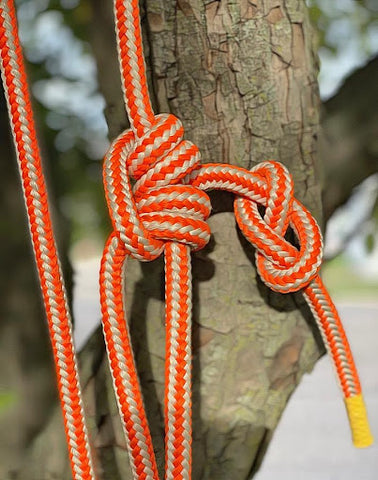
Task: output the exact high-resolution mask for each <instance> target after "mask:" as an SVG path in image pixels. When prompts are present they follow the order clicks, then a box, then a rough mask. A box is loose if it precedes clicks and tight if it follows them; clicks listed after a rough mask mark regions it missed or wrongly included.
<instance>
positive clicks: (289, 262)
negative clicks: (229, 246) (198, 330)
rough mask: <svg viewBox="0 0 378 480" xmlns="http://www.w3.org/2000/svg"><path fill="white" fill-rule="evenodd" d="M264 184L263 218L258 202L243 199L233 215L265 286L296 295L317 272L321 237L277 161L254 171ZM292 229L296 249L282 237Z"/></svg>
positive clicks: (259, 166)
mask: <svg viewBox="0 0 378 480" xmlns="http://www.w3.org/2000/svg"><path fill="white" fill-rule="evenodd" d="M252 171H253V172H254V173H255V174H258V175H261V176H262V177H263V178H264V180H265V184H266V197H265V199H264V206H265V212H264V214H263V217H262V216H261V214H260V212H259V210H258V203H256V201H253V200H251V199H249V198H248V195H246V196H240V197H238V198H237V199H236V201H235V216H236V219H237V222H238V224H239V227H240V229H241V231H242V232H243V234H244V236H245V237H246V238H247V239H248V240H249V241H250V242H251V243H252V245H254V246H255V247H256V267H257V270H258V272H259V274H260V277H261V278H262V280H263V281H264V283H265V284H266V285H268V287H270V288H271V289H272V290H274V291H276V292H282V293H288V292H295V291H297V290H300V289H302V288H304V287H306V286H307V285H308V284H309V283H310V282H311V280H313V279H314V278H315V277H316V275H317V274H318V272H319V269H320V265H321V261H322V250H323V245H322V236H321V233H320V229H319V226H318V224H317V223H316V221H315V220H314V218H313V217H312V215H311V214H310V213H309V212H308V210H307V209H306V208H305V207H304V206H303V205H301V204H300V203H299V202H298V201H297V200H296V199H294V197H293V181H292V178H291V176H290V174H289V172H288V171H287V169H286V168H285V167H284V166H283V165H282V164H280V163H278V162H273V161H269V162H263V163H261V164H259V165H257V166H256V167H255V168H254V169H253V170H252ZM289 226H291V228H292V229H293V231H294V233H295V235H296V237H297V240H298V243H299V250H298V249H297V248H295V247H294V246H293V245H291V243H289V242H288V241H287V240H286V239H285V238H284V236H285V234H286V231H287V228H288V227H289Z"/></svg>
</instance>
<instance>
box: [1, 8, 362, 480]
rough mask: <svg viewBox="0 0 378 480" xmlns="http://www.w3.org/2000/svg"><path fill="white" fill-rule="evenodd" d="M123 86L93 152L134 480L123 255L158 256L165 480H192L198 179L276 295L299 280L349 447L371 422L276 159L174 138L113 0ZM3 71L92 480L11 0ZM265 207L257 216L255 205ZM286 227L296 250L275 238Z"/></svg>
mask: <svg viewBox="0 0 378 480" xmlns="http://www.w3.org/2000/svg"><path fill="white" fill-rule="evenodd" d="M114 10H115V17H116V33H117V46H118V54H119V61H120V67H121V73H122V87H123V92H124V96H125V106H126V109H127V111H128V115H129V118H130V122H131V129H130V130H128V131H126V132H123V133H122V134H121V135H120V136H119V137H118V138H117V139H116V140H115V141H114V142H113V144H112V146H111V147H110V149H109V151H108V154H107V155H106V158H105V161H104V185H105V194H106V198H107V202H108V206H109V212H110V216H111V219H112V224H113V232H112V234H111V235H110V237H109V239H108V241H107V243H106V245H105V249H104V253H103V258H102V263H101V271H100V290H101V306H102V314H103V319H102V321H103V329H104V336H105V342H106V347H107V352H108V357H109V363H110V368H111V373H112V378H113V383H114V389H115V392H116V397H117V403H118V408H119V411H120V416H121V419H122V424H123V428H124V432H125V436H126V441H127V447H128V451H129V457H130V463H131V468H132V472H133V477H134V478H135V479H148V480H158V479H159V476H158V471H157V467H156V460H155V456H154V452H153V447H152V441H151V435H150V431H149V427H148V423H147V417H146V413H145V409H144V405H143V398H142V394H141V389H140V385H139V381H138V375H137V371H136V366H135V361H134V357H133V351H132V347H131V342H130V334H129V330H128V325H127V320H126V317H125V313H124V311H125V309H124V304H123V302H124V299H123V291H124V285H123V278H124V275H123V268H124V265H125V261H126V259H127V257H128V256H133V257H134V258H137V259H139V260H141V261H150V260H153V259H155V258H157V257H158V256H159V255H160V254H161V253H162V252H163V251H164V253H165V272H166V278H165V280H166V328H167V337H166V369H165V377H166V380H165V430H166V471H165V477H166V479H167V480H173V479H175V480H176V479H177V480H189V479H190V478H191V391H190V382H191V380H190V370H191V339H190V333H191V320H190V316H191V267H190V250H199V249H201V248H202V247H203V246H204V245H206V243H207V242H208V240H209V237H210V230H209V227H208V225H207V224H206V219H207V218H208V216H209V214H210V209H211V206H210V202H209V198H208V196H207V194H206V193H205V192H204V191H205V190H211V189H223V190H227V191H230V192H233V193H234V194H236V196H237V198H236V201H235V217H236V220H237V223H238V225H239V227H240V229H241V231H242V232H243V234H244V235H245V237H246V238H247V239H248V240H249V241H250V242H251V243H252V244H253V245H254V246H255V248H256V266H257V270H258V272H259V274H260V276H261V278H262V280H263V281H264V282H265V283H266V284H267V285H268V286H269V287H270V288H272V289H273V290H276V291H278V292H282V293H288V292H294V291H297V290H302V291H303V293H304V296H305V299H306V300H307V302H308V304H309V306H310V308H311V310H312V312H313V314H314V317H315V319H316V321H317V323H318V326H319V329H320V331H321V333H322V335H323V338H324V340H325V343H326V345H327V348H328V350H329V352H330V354H331V356H332V358H333V361H334V364H335V367H336V371H337V374H338V377H339V381H340V385H341V388H342V389H343V392H344V396H345V398H346V406H347V409H348V414H349V417H350V421H351V427H352V430H353V436H354V439H355V443H356V445H357V446H367V445H369V444H370V443H371V441H372V437H371V435H370V432H369V427H368V423H367V417H366V411H365V407H364V404H363V400H362V396H361V393H360V392H361V387H360V383H359V379H358V375H357V371H356V367H355V365H354V361H353V358H352V354H351V351H350V347H349V344H348V341H347V339H346V335H345V332H344V330H343V327H342V324H341V321H340V319H339V317H338V314H337V311H336V309H335V307H334V305H333V303H332V301H331V299H330V297H329V295H328V293H327V291H326V290H325V288H324V286H323V284H322V282H321V280H320V278H319V276H318V271H319V268H320V263H321V255H322V239H321V235H320V231H319V227H318V226H317V224H316V222H315V220H314V219H313V218H312V217H311V215H310V213H309V212H308V211H307V210H306V209H305V207H303V205H301V204H300V203H299V202H298V201H297V200H296V199H295V198H294V197H293V185H292V179H291V177H290V175H289V173H288V172H287V170H286V169H285V167H283V166H282V165H281V164H279V163H277V162H264V163H262V164H260V165H258V166H257V167H255V168H254V169H253V170H252V171H250V172H248V171H246V170H244V169H241V168H237V167H232V166H229V165H211V164H209V165H203V166H201V165H200V155H199V151H198V149H197V147H196V146H195V145H193V144H192V143H190V142H188V141H185V140H183V133H184V132H183V128H182V125H181V123H180V121H179V120H178V119H177V118H175V117H174V116H173V115H169V114H162V115H157V116H154V114H153V111H152V108H151V104H150V99H149V96H148V90H147V82H146V75H145V65H144V58H143V51H142V40H141V29H140V21H139V7H138V0H114ZM0 34H1V35H0V47H1V67H2V76H3V82H4V87H5V92H6V97H7V102H8V107H9V113H10V119H11V124H12V131H13V136H14V142H15V146H16V151H17V157H18V161H19V166H20V171H21V177H22V183H23V188H24V194H25V200H26V205H27V211H28V216H29V222H30V229H31V235H32V240H33V246H34V251H35V257H36V261H37V267H38V272H39V277H40V281H41V287H42V291H43V296H44V303H45V307H46V313H47V318H48V325H49V330H50V336H51V340H52V344H53V352H54V359H55V364H56V372H57V378H58V388H59V393H60V400H61V406H62V411H63V417H64V424H65V430H66V437H67V442H68V447H69V455H70V460H71V468H72V473H73V478H74V480H90V479H94V473H93V468H92V464H91V458H90V449H89V441H88V437H87V432H86V427H85V423H84V415H83V409H82V401H81V394H80V387H79V382H78V373H77V366H76V360H75V354H74V348H73V342H72V332H71V321H70V315H69V311H68V306H67V302H66V298H65V291H64V285H63V280H62V276H61V271H60V266H59V261H58V257H57V252H56V247H55V243H54V238H53V233H52V227H51V220H50V216H49V211H48V205H47V194H46V187H45V183H44V178H43V174H42V168H41V162H40V154H39V150H38V145H37V141H36V136H35V127H34V123H33V117H32V112H31V107H30V99H29V95H28V90H27V83H26V77H25V72H24V66H23V61H22V54H21V50H20V45H19V41H18V36H17V26H16V19H15V13H14V7H13V2H12V1H11V0H0ZM259 207H261V208H260V210H261V209H263V210H264V211H263V214H262V215H260V210H259ZM289 227H291V229H292V230H293V231H294V233H295V235H296V238H297V241H298V244H299V248H296V247H295V246H293V245H291V244H290V243H289V242H288V241H287V240H286V239H285V234H286V232H287V229H288V228H289Z"/></svg>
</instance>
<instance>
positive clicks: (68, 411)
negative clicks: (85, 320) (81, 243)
mask: <svg viewBox="0 0 378 480" xmlns="http://www.w3.org/2000/svg"><path fill="white" fill-rule="evenodd" d="M0 49H1V73H2V79H3V85H4V91H5V96H6V99H7V103H8V111H9V118H10V122H11V126H12V133H13V139H14V144H15V148H16V153H17V160H18V166H19V169H20V175H21V180H22V186H23V191H24V197H25V203H26V209H27V214H28V219H29V226H30V232H31V237H32V242H33V247H34V255H35V259H36V263H37V269H38V274H39V279H40V283H41V288H42V294H43V299H44V304H45V309H46V315H47V320H48V326H49V332H50V337H51V342H52V347H53V353H54V360H55V368H56V376H57V383H58V390H59V397H60V403H61V408H62V412H63V419H64V426H65V432H66V437H67V445H68V451H69V456H70V460H71V467H72V475H73V478H74V480H85V479H92V478H94V474H93V468H92V461H91V456H90V450H89V441H88V435H87V429H86V426H85V422H84V412H83V405H82V399H81V393H80V385H79V379H78V371H77V364H76V360H75V352H74V346H73V341H72V327H71V319H70V312H69V308H68V304H67V299H66V293H65V289H64V284H63V279H62V273H61V269H60V265H59V260H58V254H57V250H56V245H55V241H54V236H53V230H52V224H51V219H50V213H49V207H48V200H47V191H46V185H45V181H44V177H43V172H42V165H41V156H40V152H39V148H38V144H37V138H36V132H35V125H34V119H33V114H32V109H31V103H30V97H29V92H28V86H27V80H26V75H25V68H24V63H23V58H22V52H21V47H20V42H19V39H18V33H17V22H16V15H15V10H14V5H13V1H11V0H0Z"/></svg>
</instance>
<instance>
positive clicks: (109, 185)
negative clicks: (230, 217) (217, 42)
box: [104, 114, 211, 261]
mask: <svg viewBox="0 0 378 480" xmlns="http://www.w3.org/2000/svg"><path fill="white" fill-rule="evenodd" d="M154 119H155V122H154V123H153V124H152V126H151V128H150V129H148V130H146V131H145V133H144V134H143V135H142V136H141V137H139V138H136V137H135V134H134V132H133V130H126V131H125V132H123V133H121V135H120V136H119V137H118V138H117V139H116V140H115V141H114V142H113V144H112V145H111V147H110V149H109V151H108V153H107V155H106V157H105V162H104V184H105V193H106V198H107V202H108V207H109V211H110V216H111V219H112V222H113V227H114V230H115V231H116V232H117V234H118V236H119V238H120V239H121V241H122V242H123V243H124V245H125V247H126V249H127V251H128V252H129V253H130V254H131V255H132V256H133V257H134V258H137V259H138V260H141V261H150V260H154V259H155V258H157V257H158V256H159V255H160V254H161V253H162V251H163V248H164V243H165V241H170V242H172V241H173V242H179V243H184V244H186V245H188V246H190V248H191V249H192V250H200V249H201V248H203V247H204V246H205V245H206V244H207V242H208V241H209V239H210V229H209V226H208V225H207V223H206V219H207V218H208V216H209V215H210V211H211V204H210V199H209V197H208V196H207V194H206V193H205V192H203V191H201V190H200V189H198V188H196V187H193V186H191V185H188V184H185V183H186V177H187V176H188V175H189V174H191V173H192V172H193V171H194V170H196V169H198V168H199V166H200V153H199V150H198V148H197V147H196V146H195V145H193V144H192V143H191V142H189V141H186V140H184V139H183V134H184V129H183V127H182V124H181V122H180V121H179V120H178V119H177V118H176V117H175V116H174V115H171V114H160V115H156V116H155V117H154ZM132 180H133V182H132ZM132 183H134V185H133V187H132Z"/></svg>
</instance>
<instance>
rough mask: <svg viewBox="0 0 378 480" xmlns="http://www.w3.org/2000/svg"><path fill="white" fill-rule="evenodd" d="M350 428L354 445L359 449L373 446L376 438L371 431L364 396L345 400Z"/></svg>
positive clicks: (360, 395)
mask: <svg viewBox="0 0 378 480" xmlns="http://www.w3.org/2000/svg"><path fill="white" fill-rule="evenodd" d="M344 401H345V406H346V409H347V413H348V417H349V422H350V427H351V430H352V438H353V444H354V446H355V447H357V448H366V447H369V446H370V445H372V444H373V442H374V438H373V435H372V434H371V431H370V426H369V420H368V417H367V411H366V406H365V402H364V399H363V396H362V394H359V395H355V396H353V397H348V398H345V399H344Z"/></svg>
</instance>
